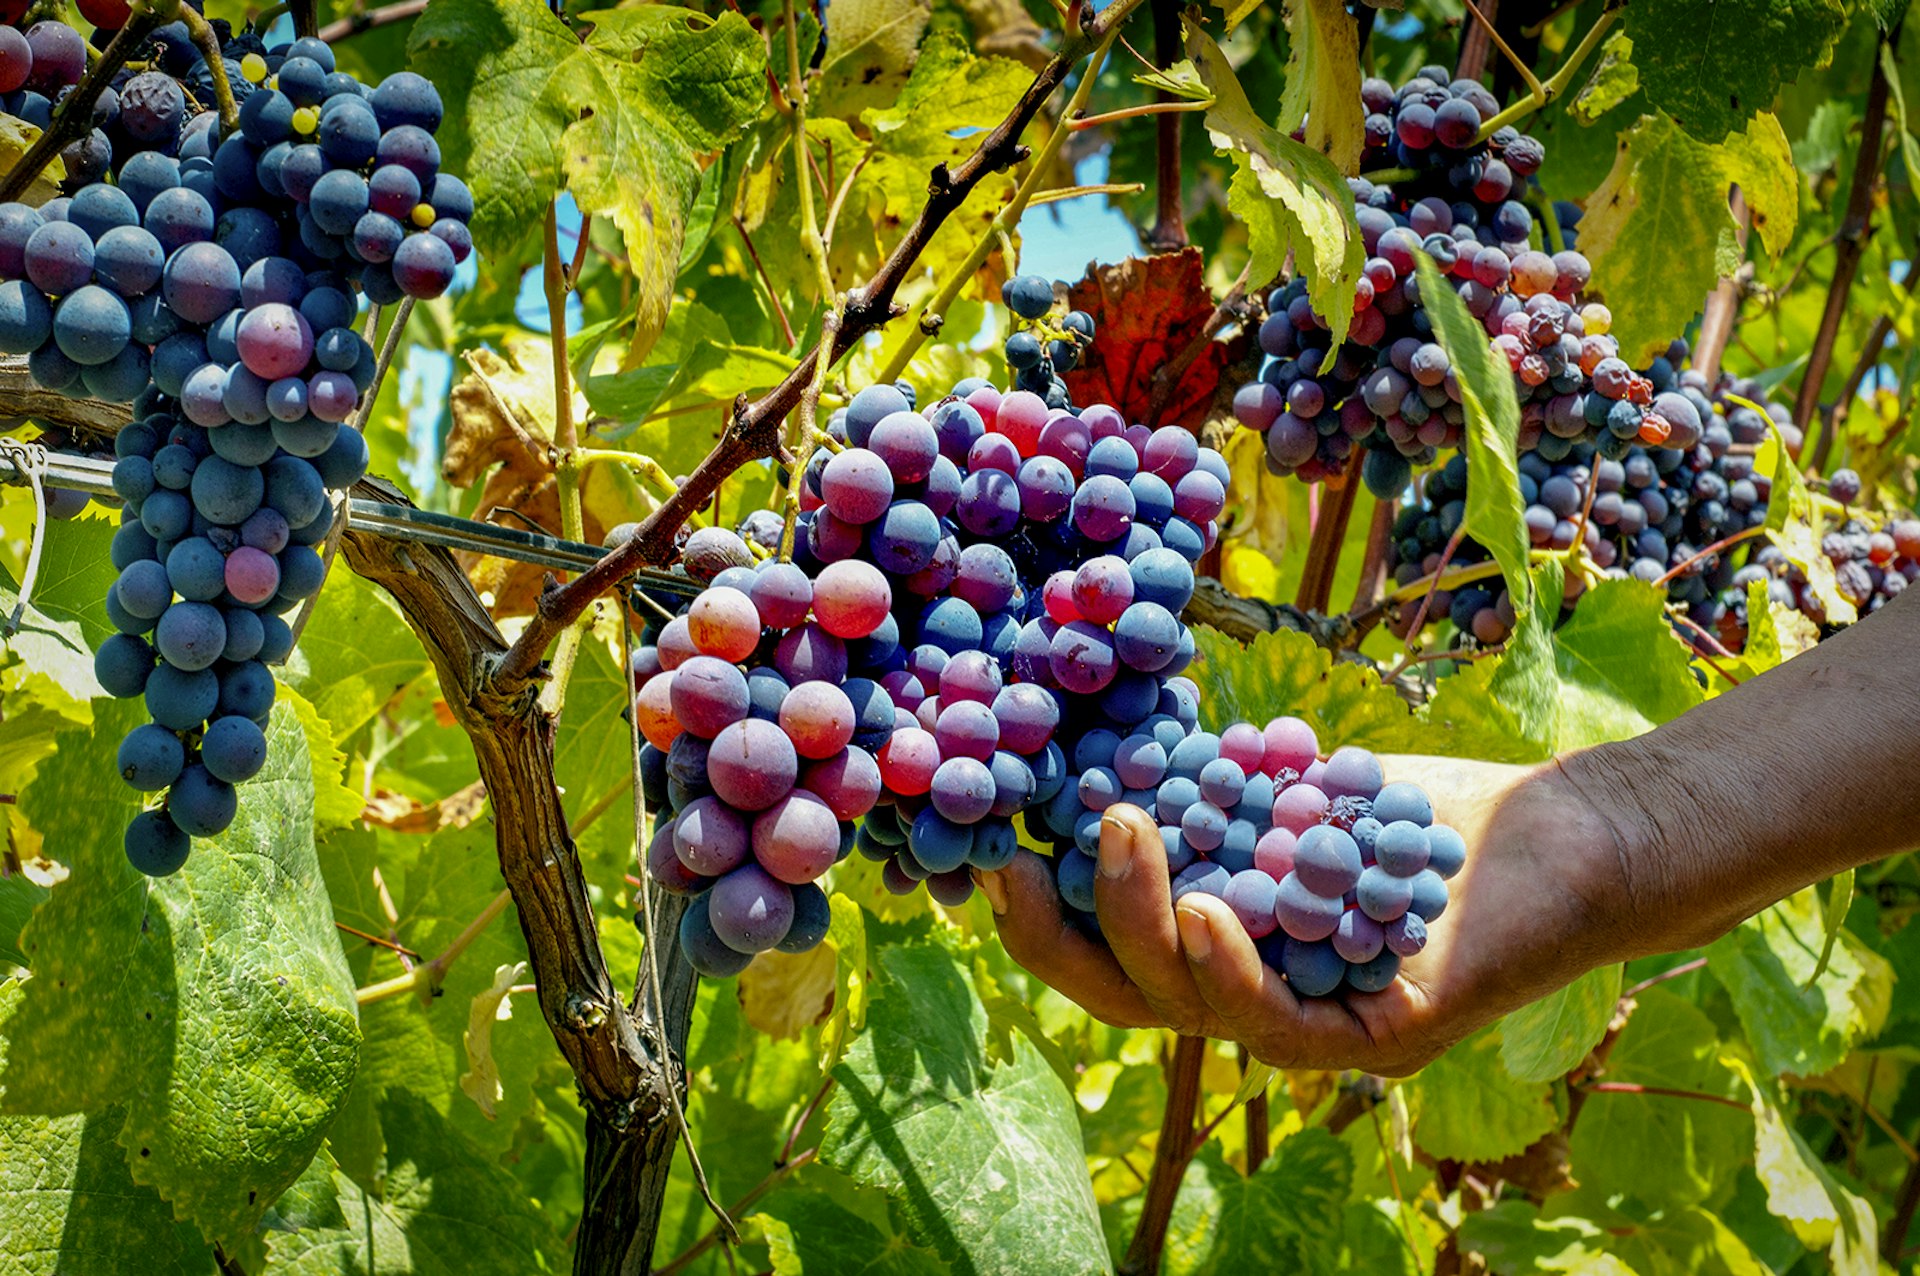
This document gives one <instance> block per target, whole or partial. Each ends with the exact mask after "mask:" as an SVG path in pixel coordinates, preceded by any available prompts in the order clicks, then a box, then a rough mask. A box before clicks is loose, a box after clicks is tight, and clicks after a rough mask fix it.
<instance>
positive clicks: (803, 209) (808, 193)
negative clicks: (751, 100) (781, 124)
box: [741, 0, 834, 401]
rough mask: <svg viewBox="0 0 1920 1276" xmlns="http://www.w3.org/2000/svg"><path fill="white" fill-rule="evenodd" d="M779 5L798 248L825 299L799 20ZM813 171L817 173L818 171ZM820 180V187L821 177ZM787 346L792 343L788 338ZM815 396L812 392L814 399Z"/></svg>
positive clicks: (827, 286) (827, 284)
mask: <svg viewBox="0 0 1920 1276" xmlns="http://www.w3.org/2000/svg"><path fill="white" fill-rule="evenodd" d="M780 7H781V15H782V17H783V18H784V19H785V23H786V28H787V100H788V101H789V102H791V103H792V104H793V114H792V115H791V116H790V117H789V118H790V120H791V123H792V125H793V163H794V188H795V189H794V193H795V195H796V196H798V198H799V200H800V250H801V252H803V253H804V254H805V255H806V258H807V264H808V265H809V266H812V267H813V272H814V275H815V281H816V282H817V283H818V284H819V285H820V299H821V300H822V301H825V300H827V299H828V298H830V297H832V296H833V291H834V289H833V271H832V270H830V269H829V268H828V266H827V245H826V241H825V240H823V239H821V238H820V223H819V222H818V221H817V220H816V219H815V217H814V212H813V187H812V186H810V185H808V184H807V169H808V167H809V166H810V165H811V164H812V160H813V152H812V149H811V148H810V146H809V144H808V142H807V77H806V72H805V71H804V70H803V69H802V68H801V65H800V31H799V22H798V20H797V19H796V18H795V17H794V12H793V0H781V6H780ZM814 172H815V175H816V176H818V172H819V170H818V169H815V170H814ZM820 180H821V184H822V186H823V187H824V186H825V179H824V178H822V179H820ZM745 233H746V232H745V231H744V230H743V231H742V232H741V234H743V235H744V234H745ZM788 345H789V346H791V345H792V341H791V338H789V341H788ZM818 397H819V396H818V395H817V394H816V395H815V399H816V401H817V400H818Z"/></svg>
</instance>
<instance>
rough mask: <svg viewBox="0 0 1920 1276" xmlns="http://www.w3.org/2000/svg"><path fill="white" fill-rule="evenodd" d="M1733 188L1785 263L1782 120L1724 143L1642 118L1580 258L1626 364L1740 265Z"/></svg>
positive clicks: (1660, 344) (1600, 199)
mask: <svg viewBox="0 0 1920 1276" xmlns="http://www.w3.org/2000/svg"><path fill="white" fill-rule="evenodd" d="M1678 8H1684V6H1673V7H1668V6H1658V5H1656V6H1652V7H1651V8H1650V9H1649V10H1648V11H1649V12H1655V11H1660V12H1673V11H1675V10H1677V9H1678ZM1721 20H1724V19H1721ZM1688 21H1689V22H1690V23H1691V22H1692V21H1693V19H1691V18H1689V19H1688ZM1639 38H1641V39H1650V38H1651V37H1639ZM1696 39H1697V37H1696ZM1693 47H1694V48H1699V47H1701V46H1700V45H1699V44H1698V43H1696V44H1695V45H1694V46H1693ZM1642 72H1643V81H1644V72H1645V68H1644V67H1642ZM1735 185H1738V186H1739V187H1740V191H1741V194H1742V195H1743V196H1744V197H1745V199H1746V201H1747V206H1748V209H1749V211H1750V213H1751V215H1752V219H1753V229H1754V232H1755V234H1756V235H1757V236H1758V237H1759V240H1760V243H1761V245H1762V246H1763V247H1764V248H1765V249H1766V251H1767V253H1768V254H1769V255H1771V256H1773V257H1775V258H1777V257H1778V256H1779V254H1780V252H1781V251H1782V250H1783V249H1784V248H1785V247H1786V245H1787V243H1788V242H1789V241H1790V240H1791V239H1792V238H1793V231H1794V226H1795V224H1796V222H1797V220H1798V217H1799V201H1800V179H1799V175H1798V173H1796V172H1795V170H1794V167H1793V152H1792V149H1791V148H1790V147H1789V146H1788V145H1787V138H1786V134H1785V133H1784V132H1782V131H1781V129H1780V121H1779V120H1778V119H1776V118H1775V117H1774V116H1773V115H1771V114H1769V113H1766V112H1762V113H1761V114H1759V115H1757V116H1755V117H1754V118H1753V120H1752V121H1751V122H1749V123H1748V124H1747V126H1746V129H1745V131H1744V132H1743V133H1741V134H1738V135H1736V136H1733V137H1729V138H1728V139H1727V140H1726V142H1725V143H1724V144H1715V143H1709V142H1702V141H1700V140H1698V139H1697V138H1694V137H1690V136H1688V135H1687V134H1686V133H1685V132H1683V131H1682V130H1681V128H1680V126H1679V125H1677V124H1675V123H1674V121H1673V119H1672V118H1671V117H1669V116H1667V115H1662V114H1655V115H1649V116H1644V117H1642V118H1641V120H1640V122H1639V124H1638V125H1637V126H1635V128H1634V129H1633V131H1632V132H1631V133H1629V134H1627V136H1626V137H1625V139H1624V140H1623V142H1622V144H1621V146H1620V150H1619V154H1618V156H1617V157H1616V158H1615V161H1614V165H1613V171H1612V172H1610V173H1608V174H1607V179H1606V180H1605V181H1604V182H1602V183H1601V184H1600V187H1599V189H1597V190H1595V191H1594V192H1593V195H1592V196H1591V197H1590V198H1589V199H1588V201H1587V217H1586V220H1584V221H1583V222H1581V223H1580V251H1582V252H1583V253H1585V254H1586V255H1587V257H1588V259H1589V260H1590V261H1592V263H1593V287H1594V290H1595V291H1596V292H1598V293H1600V294H1602V295H1604V296H1605V298H1606V301H1607V305H1608V306H1609V307H1610V308H1611V309H1612V311H1613V330H1612V332H1613V336H1614V337H1615V338H1617V339H1618V340H1619V342H1620V355H1621V357H1622V358H1624V359H1626V360H1627V362H1629V363H1631V364H1633V365H1634V366H1635V367H1644V366H1646V364H1647V362H1648V361H1649V360H1650V359H1652V358H1653V356H1654V355H1656V354H1658V353H1660V352H1661V351H1662V350H1665V349H1666V347H1667V345H1668V343H1669V342H1671V341H1672V339H1673V337H1674V335H1675V334H1677V333H1679V332H1681V331H1683V330H1684V329H1685V328H1686V326H1687V324H1688V323H1689V322H1690V321H1691V320H1692V319H1693V317H1694V316H1695V315H1696V314H1698V313H1699V311H1700V307H1701V304H1702V303H1701V299H1702V298H1704V297H1705V296H1706V295H1707V293H1709V292H1711V291H1712V290H1713V287H1714V285H1715V284H1716V283H1717V282H1718V281H1719V280H1720V279H1721V278H1722V277H1724V276H1727V275H1731V274H1732V273H1733V272H1734V271H1735V270H1736V269H1738V268H1739V265H1740V262H1741V259H1742V257H1743V256H1744V253H1743V251H1742V249H1741V247H1740V242H1739V239H1738V237H1737V232H1738V225H1737V224H1736V223H1735V222H1734V220H1733V214H1732V212H1731V211H1730V210H1729V208H1728V206H1727V193H1728V191H1729V189H1731V188H1732V187H1733V186H1735ZM1422 295H1423V296H1424V295H1425V294H1424V293H1423V294H1422Z"/></svg>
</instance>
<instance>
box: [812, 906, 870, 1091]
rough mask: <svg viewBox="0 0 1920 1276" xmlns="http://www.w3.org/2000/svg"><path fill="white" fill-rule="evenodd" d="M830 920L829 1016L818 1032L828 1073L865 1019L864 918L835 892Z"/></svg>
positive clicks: (821, 1067)
mask: <svg viewBox="0 0 1920 1276" xmlns="http://www.w3.org/2000/svg"><path fill="white" fill-rule="evenodd" d="M829 903H830V904H831V906H832V908H833V921H832V923H831V924H830V925H829V926H828V927H827V943H829V944H831V945H832V946H833V954H834V956H833V962H834V965H833V1015H832V1017H831V1018H829V1019H828V1020H827V1026H826V1027H825V1028H823V1029H822V1030H821V1032H820V1070H821V1071H822V1072H831V1071H832V1070H833V1068H834V1066H835V1065H837V1064H838V1063H839V1062H840V1060H841V1059H842V1058H843V1057H844V1056H845V1055H846V1053H847V1043H848V1042H850V1041H851V1040H852V1039H853V1038H854V1036H855V1035H856V1034H857V1033H859V1031H860V1029H861V1028H863V1027H865V1026H866V1022H867V997H868V995H869V994H868V987H867V918H866V914H865V913H863V912H861V911H860V905H858V904H856V903H854V902H853V901H852V900H850V899H848V898H847V897H846V896H845V895H842V894H840V893H839V892H838V891H836V892H834V894H833V896H832V897H831V899H830V900H829Z"/></svg>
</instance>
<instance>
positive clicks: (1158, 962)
mask: <svg viewBox="0 0 1920 1276" xmlns="http://www.w3.org/2000/svg"><path fill="white" fill-rule="evenodd" d="M1093 897H1094V901H1095V903H1096V905H1097V906H1098V908H1099V913H1100V933H1101V934H1102V935H1104V936H1105V937H1106V940H1107V943H1108V945H1109V946H1111V947H1112V949H1113V955H1114V956H1115V957H1116V958H1117V959H1118V960H1119V962H1120V968H1121V969H1122V970H1124V971H1126V972H1127V975H1128V977H1130V978H1131V979H1132V980H1133V982H1134V983H1135V984H1136V985H1138V986H1139V989H1140V993H1141V995H1142V996H1144V997H1145V998H1146V1001H1147V1004H1148V1005H1150V1006H1152V1007H1153V1008H1154V1010H1155V1011H1157V1012H1158V1013H1159V1016H1160V1018H1161V1020H1162V1021H1163V1022H1164V1023H1166V1024H1167V1025H1168V1026H1169V1027H1171V1028H1173V1029H1174V1030H1176V1031H1178V1032H1182V1033H1185V1034H1187V1035H1189V1036H1194V1035H1203V1034H1208V1033H1209V1030H1210V1029H1211V1028H1212V1026H1213V1025H1211V1024H1210V1023H1209V1022H1208V1015H1207V1003H1206V1001H1205V1000H1204V999H1203V998H1202V997H1201V996H1200V993H1199V991H1198V990H1197V989H1196V988H1195V987H1194V986H1193V974H1192V972H1191V971H1190V970H1189V969H1188V967H1187V959H1186V957H1185V955H1184V954H1183V953H1182V952H1181V950H1180V931H1179V929H1178V927H1176V926H1175V925H1174V920H1173V909H1172V907H1170V905H1171V904H1172V902H1173V892H1172V888H1171V886H1170V885H1169V884H1168V881H1167V847H1166V843H1165V842H1164V841H1163V840H1162V839H1161V837H1160V826H1159V825H1157V824H1155V823H1154V822H1153V817H1152V816H1150V815H1148V814H1147V813H1146V812H1145V811H1143V810H1141V809H1140V808H1139V807H1137V806H1133V805H1131V804H1128V803H1124V802H1123V803H1120V804H1118V805H1116V806H1110V807H1108V808H1107V810H1106V811H1105V812H1104V813H1103V814H1102V815H1101V817H1100V858H1099V871H1098V872H1097V873H1096V874H1095V876H1094V884H1093Z"/></svg>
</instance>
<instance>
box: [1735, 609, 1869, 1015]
mask: <svg viewBox="0 0 1920 1276" xmlns="http://www.w3.org/2000/svg"><path fill="white" fill-rule="evenodd" d="M1756 583H1757V582H1756ZM1851 907H1853V870H1852V869H1850V868H1849V869H1844V870H1842V871H1841V872H1839V873H1836V874H1834V877H1833V880H1832V881H1831V882H1830V883H1828V885H1827V906H1826V908H1824V909H1822V910H1821V914H1820V928H1821V930H1822V931H1823V932H1825V933H1824V934H1823V936H1822V937H1821V940H1820V960H1819V961H1817V962H1815V963H1814V965H1813V973H1812V974H1811V975H1808V976H1807V984H1808V986H1809V987H1811V986H1812V985H1814V984H1817V983H1819V982H1820V976H1821V975H1824V974H1825V973H1826V972H1827V965H1828V963H1830V962H1831V961H1832V960H1833V946H1834V944H1835V943H1836V942H1838V940H1839V938H1840V932H1841V930H1842V929H1843V928H1844V927H1845V926H1846V924H1847V910H1848V909H1849V908H1851Z"/></svg>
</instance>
